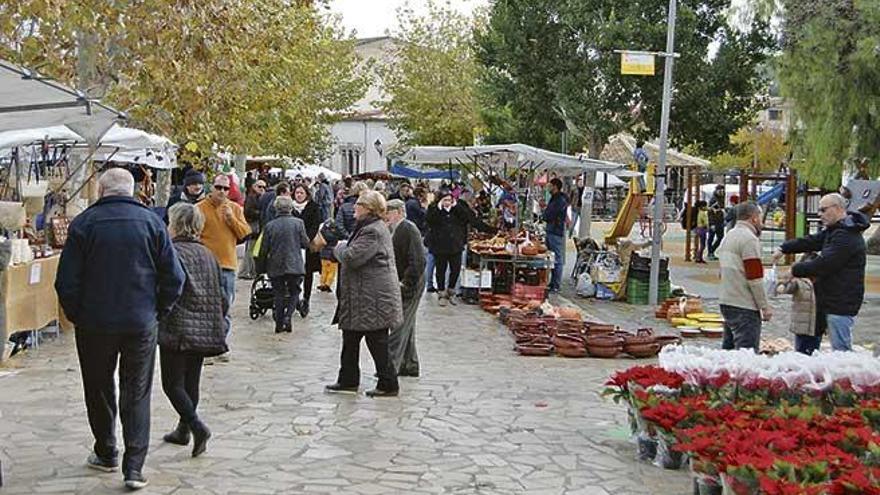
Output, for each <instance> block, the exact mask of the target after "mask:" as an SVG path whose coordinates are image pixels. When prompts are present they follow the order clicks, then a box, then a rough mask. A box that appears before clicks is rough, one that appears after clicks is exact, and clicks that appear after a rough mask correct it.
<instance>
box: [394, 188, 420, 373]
mask: <svg viewBox="0 0 880 495" xmlns="http://www.w3.org/2000/svg"><path fill="white" fill-rule="evenodd" d="M385 221H386V222H387V223H388V227H389V228H390V229H391V242H392V243H393V244H394V260H395V263H396V265H397V278H398V279H399V280H400V296H401V299H402V302H403V323H401V324H400V325H398V326H396V327H394V328H392V329H391V334H390V335H389V337H388V347H389V352H390V354H391V364H392V366H393V368H394V371H396V372H397V374H398V375H399V376H419V354H418V352H417V351H416V311H417V310H418V309H419V301H421V299H422V291H424V290H425V250H424V248H423V247H422V236H421V234H420V233H419V229H418V227H416V225H415V224H414V223H412V222H410V221H409V220H407V219H406V206H405V205H404V203H403V201H401V200H399V199H392V200H391V201H389V202H388V206H387V213H386V217H385Z"/></svg>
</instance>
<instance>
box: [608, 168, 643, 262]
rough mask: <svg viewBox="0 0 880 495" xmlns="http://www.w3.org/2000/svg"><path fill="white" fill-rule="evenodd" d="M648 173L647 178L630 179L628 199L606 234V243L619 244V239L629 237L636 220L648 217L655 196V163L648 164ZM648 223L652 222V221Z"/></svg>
mask: <svg viewBox="0 0 880 495" xmlns="http://www.w3.org/2000/svg"><path fill="white" fill-rule="evenodd" d="M646 175H647V180H646V179H645V178H644V177H632V178H631V179H630V183H629V192H628V193H627V195H626V199H624V201H623V205H622V206H621V207H620V211H618V212H617V217H616V218H615V219H614V224H613V225H612V226H611V230H609V231H608V232H607V233H606V234H605V245H607V246H611V245H615V244H617V239H619V238H621V237H629V234H630V232H631V231H632V228H633V225H635V223H636V221H637V220H642V219H644V218H646V216H647V208H648V205H650V204H651V200H652V199H653V198H654V165H653V164H650V165H648V172H647V174H646ZM643 181H644V182H646V184H645V187H644V190H643V187H642V182H643ZM648 223H649V224H650V222H648ZM643 230H644V229H643ZM644 234H645V232H644V231H643V232H642V235H644Z"/></svg>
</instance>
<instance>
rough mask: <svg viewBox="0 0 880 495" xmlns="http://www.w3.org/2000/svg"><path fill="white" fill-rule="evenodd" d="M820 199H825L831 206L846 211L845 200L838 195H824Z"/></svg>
mask: <svg viewBox="0 0 880 495" xmlns="http://www.w3.org/2000/svg"><path fill="white" fill-rule="evenodd" d="M822 199H825V200H827V201H829V202H831V204H832V205H833V206H838V207H840V208H841V209H842V210H844V211H846V198H844V197H843V196H842V195H840V194H839V193H831V194H826V195H825V196H822Z"/></svg>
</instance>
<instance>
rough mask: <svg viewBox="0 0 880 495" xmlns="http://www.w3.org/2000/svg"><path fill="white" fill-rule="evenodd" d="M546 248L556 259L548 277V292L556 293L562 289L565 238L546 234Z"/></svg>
mask: <svg viewBox="0 0 880 495" xmlns="http://www.w3.org/2000/svg"><path fill="white" fill-rule="evenodd" d="M547 248H548V249H550V251H553V254H554V255H555V257H556V261H555V262H554V264H553V272H552V274H551V276H550V290H555V291H558V290H559V289H560V288H561V287H562V270H563V268H564V267H565V236H564V235H556V234H550V233H549V232H548V233H547Z"/></svg>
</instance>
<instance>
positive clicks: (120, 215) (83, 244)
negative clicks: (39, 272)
mask: <svg viewBox="0 0 880 495" xmlns="http://www.w3.org/2000/svg"><path fill="white" fill-rule="evenodd" d="M98 186H99V191H100V195H101V199H100V200H98V202H97V203H95V204H94V205H92V206H91V207H89V208H88V209H87V210H86V211H84V212H82V213H81V214H80V215H78V216H77V217H76V218H75V219H74V220H73V221H72V222H71V223H70V227H69V230H68V237H67V242H66V244H65V246H64V250H63V251H62V252H61V260H60V262H59V264H58V275H57V278H56V281H55V291H56V292H57V293H58V300H59V301H60V303H61V306H62V307H63V308H64V313H65V314H66V315H67V317H68V319H70V321H72V322H73V323H74V325H75V326H76V350H77V354H78V355H79V363H80V369H81V371H82V380H83V389H84V392H85V394H84V395H85V401H86V410H87V411H88V416H89V425H90V426H91V429H92V434H93V435H94V437H95V445H94V451H93V452H92V454H91V455H90V456H89V458H88V460H87V464H88V466H89V467H92V468H94V469H98V470H101V471H105V472H112V471H116V470H117V469H118V467H119V463H118V461H117V448H116V435H115V431H116V407H117V404H116V391H115V388H116V384H115V379H114V374H115V373H116V363H117V360H118V361H119V382H120V383H119V410H120V419H121V420H122V431H123V439H124V443H125V453H124V455H123V457H122V471H123V476H124V480H125V486H126V487H128V488H129V489H132V490H137V489H140V488H143V487H144V486H146V484H147V480H146V479H145V478H144V477H143V474H142V470H143V465H144V460H145V458H146V456H147V447H148V446H149V442H150V391H151V388H152V383H153V368H154V362H155V356H156V336H157V326H158V320H160V319H162V318H163V317H164V316H165V315H167V314H168V313H169V312H170V311H171V307H172V306H173V305H174V303H175V301H176V300H177V298H178V297H179V296H180V294H181V291H182V290H183V284H184V280H185V278H186V275H185V273H184V271H183V267H182V266H181V264H180V261H179V260H178V258H177V254H176V253H175V251H174V248H173V247H172V245H171V240H170V239H169V236H168V234H167V232H166V230H165V224H164V223H163V222H162V219H161V218H159V216H157V215H156V214H155V213H153V212H151V211H150V210H149V209H148V208H146V207H145V206H143V205H142V204H141V203H139V202H138V201H136V200H135V199H134V198H133V197H132V194H133V192H134V178H133V177H132V176H131V174H130V173H128V172H127V171H126V170H124V169H121V168H114V169H110V170H108V171H107V172H105V173H104V174H103V175H102V176H101V178H100V179H99V180H98Z"/></svg>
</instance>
